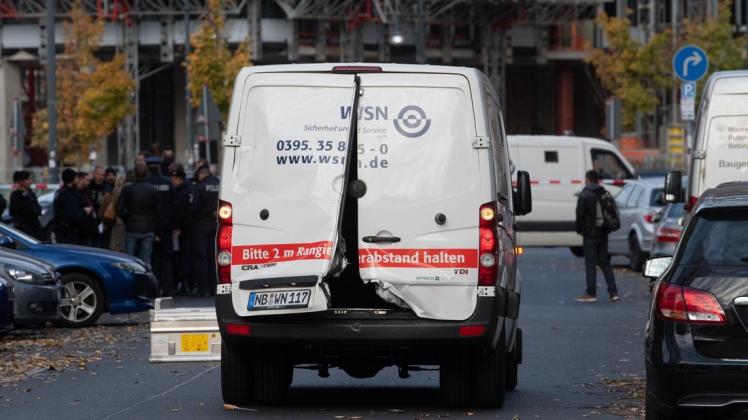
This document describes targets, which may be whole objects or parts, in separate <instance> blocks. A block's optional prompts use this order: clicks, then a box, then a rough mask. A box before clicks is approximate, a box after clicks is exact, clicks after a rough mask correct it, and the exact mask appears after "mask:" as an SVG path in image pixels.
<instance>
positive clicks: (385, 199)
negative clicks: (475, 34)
mask: <svg viewBox="0 0 748 420" xmlns="http://www.w3.org/2000/svg"><path fill="white" fill-rule="evenodd" d="M361 87H362V90H363V96H362V97H361V98H360V103H359V114H360V118H359V122H358V141H357V149H358V150H357V152H358V160H359V161H358V179H360V180H362V181H363V182H364V183H365V184H366V193H365V195H364V196H363V197H361V198H359V200H358V214H359V216H358V217H359V218H358V235H359V242H358V248H359V270H360V273H361V278H362V279H363V280H364V281H365V282H374V283H375V284H376V285H377V292H378V294H379V295H380V297H382V298H384V299H385V300H387V301H389V302H392V303H395V304H397V305H400V306H407V307H410V308H411V309H412V310H413V311H414V312H415V313H416V314H417V315H418V316H420V317H423V318H432V319H443V320H464V319H467V318H469V317H470V315H472V313H473V311H474V309H475V305H476V302H477V296H476V295H477V290H476V288H477V284H478V237H479V235H478V220H479V211H480V206H481V204H482V203H483V202H485V201H489V200H490V198H488V197H489V194H488V193H484V194H481V191H489V188H490V187H489V186H488V185H484V186H482V187H481V179H480V176H479V175H478V174H479V172H480V167H479V160H478V150H476V149H473V148H472V141H473V139H474V137H475V135H476V134H475V119H474V114H473V104H472V101H471V97H470V88H469V84H468V81H467V79H465V78H464V77H462V76H459V75H437V74H429V75H427V76H424V75H419V74H386V73H381V74H363V75H361ZM485 182H488V180H486V181H485ZM482 200H483V201H482Z"/></svg>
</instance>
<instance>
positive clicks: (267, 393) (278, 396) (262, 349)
mask: <svg viewBox="0 0 748 420" xmlns="http://www.w3.org/2000/svg"><path fill="white" fill-rule="evenodd" d="M286 353H287V350H286V349H282V348H279V346H273V345H266V346H258V347H257V348H256V355H255V358H254V363H253V364H252V371H253V375H252V377H253V379H254V382H255V384H257V385H258V386H255V387H254V402H255V403H257V404H259V405H281V404H283V403H284V402H285V401H286V396H287V395H288V388H289V387H290V385H291V382H292V381H293V366H292V365H291V363H290V362H288V360H287V359H286V357H285V355H286Z"/></svg>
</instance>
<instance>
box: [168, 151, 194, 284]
mask: <svg viewBox="0 0 748 420" xmlns="http://www.w3.org/2000/svg"><path fill="white" fill-rule="evenodd" d="M169 177H170V178H171V185H172V186H173V187H174V194H173V197H174V213H173V215H174V218H173V228H174V231H173V232H174V233H173V235H174V262H175V264H174V274H175V279H176V283H177V285H176V287H177V289H176V291H177V292H178V293H179V292H182V293H189V291H190V290H192V289H194V284H193V282H192V280H193V278H194V277H193V273H192V212H190V204H191V203H190V201H191V200H192V185H191V184H189V183H187V182H186V180H185V178H186V176H185V173H184V168H183V167H182V165H180V164H178V163H173V164H172V165H171V166H170V168H169Z"/></svg>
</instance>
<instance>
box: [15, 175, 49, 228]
mask: <svg viewBox="0 0 748 420" xmlns="http://www.w3.org/2000/svg"><path fill="white" fill-rule="evenodd" d="M13 182H15V184H16V189H15V190H14V191H13V192H12V193H10V208H9V211H10V215H11V216H12V217H13V225H14V226H15V227H16V229H18V230H20V231H21V232H24V233H27V234H29V235H31V236H33V237H34V238H36V239H40V240H41V239H43V238H42V236H43V233H42V224H41V223H40V222H39V216H41V214H42V208H41V206H40V205H39V201H37V199H36V194H34V192H33V191H31V183H32V182H33V181H32V179H31V174H30V173H29V172H28V171H17V172H14V173H13Z"/></svg>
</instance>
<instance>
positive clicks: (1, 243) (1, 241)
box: [0, 236, 18, 249]
mask: <svg viewBox="0 0 748 420" xmlns="http://www.w3.org/2000/svg"><path fill="white" fill-rule="evenodd" d="M17 246H18V244H17V243H16V241H15V240H14V239H13V238H11V237H10V236H0V247H3V248H10V249H16V247H17Z"/></svg>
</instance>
